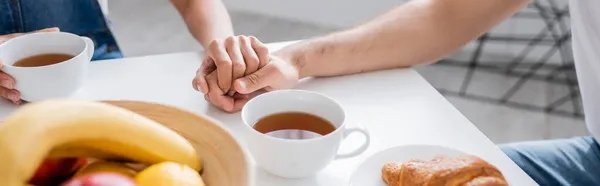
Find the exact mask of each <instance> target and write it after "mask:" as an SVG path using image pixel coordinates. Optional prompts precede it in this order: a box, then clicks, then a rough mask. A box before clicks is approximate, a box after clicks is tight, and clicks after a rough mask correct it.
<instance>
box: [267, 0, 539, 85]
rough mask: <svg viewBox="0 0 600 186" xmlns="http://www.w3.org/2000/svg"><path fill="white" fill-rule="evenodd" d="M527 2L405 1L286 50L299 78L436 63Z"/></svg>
mask: <svg viewBox="0 0 600 186" xmlns="http://www.w3.org/2000/svg"><path fill="white" fill-rule="evenodd" d="M529 1H530V0H484V1H482V0H411V1H409V2H407V3H405V4H403V5H401V6H399V7H397V8H395V9H394V10H392V11H390V12H388V13H386V14H384V15H382V16H380V17H378V18H376V19H374V20H372V21H370V22H368V23H366V24H365V25H362V26H359V27H356V28H353V29H350V30H346V31H342V32H338V33H334V34H331V35H327V36H324V37H319V38H315V39H311V40H307V41H304V42H301V43H298V44H294V45H291V46H289V47H286V48H284V49H282V50H280V51H277V52H276V55H280V56H284V58H288V59H289V60H291V61H292V62H293V63H294V64H296V65H297V66H298V67H299V69H300V76H301V77H307V76H335V75H343V74H352V73H359V72H364V71H373V70H380V69H389V68H398V67H409V66H413V65H417V64H426V63H431V62H435V61H437V60H439V59H440V58H442V57H444V56H446V55H448V54H450V53H452V52H453V51H455V50H457V49H459V48H460V47H461V46H463V45H465V44H466V43H468V42H469V41H471V40H473V39H475V38H476V37H478V36H480V35H481V34H483V33H485V32H486V31H487V30H489V29H490V28H492V27H493V26H494V25H496V24H498V23H499V22H500V21H502V20H503V19H505V18H507V17H508V16H510V15H512V14H514V13H515V12H517V11H518V10H519V9H520V8H521V7H523V6H524V5H525V4H527V3H528V2H529Z"/></svg>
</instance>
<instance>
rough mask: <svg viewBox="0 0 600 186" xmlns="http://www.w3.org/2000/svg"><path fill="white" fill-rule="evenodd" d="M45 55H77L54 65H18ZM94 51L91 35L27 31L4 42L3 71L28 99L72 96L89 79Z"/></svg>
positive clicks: (0, 54)
mask: <svg viewBox="0 0 600 186" xmlns="http://www.w3.org/2000/svg"><path fill="white" fill-rule="evenodd" d="M42 54H67V55H72V56H73V58H71V59H69V60H66V61H63V62H60V63H55V64H51V65H45V66H35V67H18V66H13V64H14V63H16V62H18V61H19V60H21V59H24V58H27V57H31V56H36V55H42ZM93 54H94V43H93V41H92V40H91V39H90V38H87V37H80V36H77V35H75V34H70V33H65V32H43V33H32V34H25V35H22V36H19V37H16V38H13V39H11V40H8V41H7V42H5V43H2V44H1V45H0V60H1V61H2V62H3V63H4V66H3V67H2V71H3V72H5V73H7V74H9V75H10V76H12V77H13V78H14V79H15V89H16V90H17V91H19V93H20V95H21V99H23V100H25V101H30V102H31V101H41V100H46V99H53V98H63V97H68V96H70V95H71V94H73V93H74V92H75V91H77V90H78V89H79V88H80V87H81V86H82V85H83V82H84V80H85V79H86V75H87V71H88V65H89V62H90V60H91V59H92V55H93Z"/></svg>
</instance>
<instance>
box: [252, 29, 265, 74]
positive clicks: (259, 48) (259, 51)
mask: <svg viewBox="0 0 600 186" xmlns="http://www.w3.org/2000/svg"><path fill="white" fill-rule="evenodd" d="M250 42H251V45H252V48H253V49H254V52H256V55H258V60H259V62H260V63H259V65H258V68H262V67H264V66H265V65H267V63H269V48H267V45H265V44H263V43H262V42H260V41H259V40H258V39H256V37H254V36H250Z"/></svg>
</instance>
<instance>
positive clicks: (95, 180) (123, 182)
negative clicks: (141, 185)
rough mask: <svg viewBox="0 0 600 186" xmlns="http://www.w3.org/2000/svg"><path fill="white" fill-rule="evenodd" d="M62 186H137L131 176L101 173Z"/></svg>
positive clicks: (85, 176) (75, 179) (80, 177)
mask: <svg viewBox="0 0 600 186" xmlns="http://www.w3.org/2000/svg"><path fill="white" fill-rule="evenodd" d="M61 186H137V183H135V181H134V180H133V179H131V178H130V177H129V176H126V175H121V174H117V173H110V172H101V173H94V174H88V175H84V176H78V177H75V178H73V179H71V180H69V181H67V182H66V183H64V184H62V185H61Z"/></svg>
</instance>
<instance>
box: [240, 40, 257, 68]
mask: <svg viewBox="0 0 600 186" xmlns="http://www.w3.org/2000/svg"><path fill="white" fill-rule="evenodd" d="M238 39H239V40H240V48H241V50H242V55H243V56H244V61H245V62H246V72H244V75H248V74H252V73H254V72H256V71H257V70H258V67H259V65H260V61H259V59H258V55H256V52H255V51H254V49H253V48H252V42H251V41H250V39H249V38H248V37H238Z"/></svg>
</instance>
